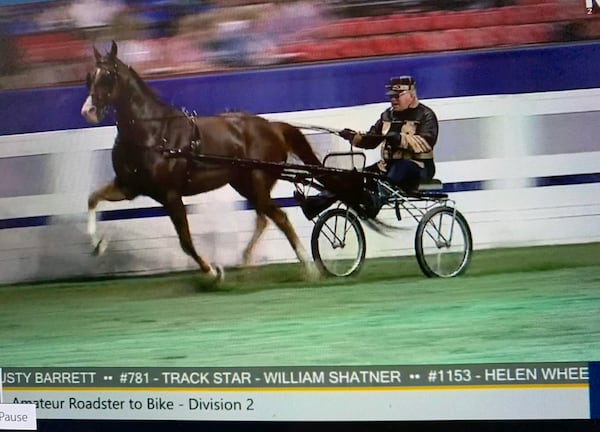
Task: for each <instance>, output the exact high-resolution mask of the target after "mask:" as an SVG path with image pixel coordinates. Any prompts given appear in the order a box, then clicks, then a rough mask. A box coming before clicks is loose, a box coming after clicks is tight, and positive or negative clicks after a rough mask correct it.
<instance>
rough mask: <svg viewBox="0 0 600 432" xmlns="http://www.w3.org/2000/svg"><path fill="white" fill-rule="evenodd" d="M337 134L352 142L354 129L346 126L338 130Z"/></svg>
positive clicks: (354, 134) (354, 133)
mask: <svg viewBox="0 0 600 432" xmlns="http://www.w3.org/2000/svg"><path fill="white" fill-rule="evenodd" d="M339 135H340V136H341V137H342V138H344V139H345V140H346V141H350V142H352V140H353V139H354V137H355V136H356V131H355V130H352V129H348V128H346V129H343V130H342V131H340V133H339Z"/></svg>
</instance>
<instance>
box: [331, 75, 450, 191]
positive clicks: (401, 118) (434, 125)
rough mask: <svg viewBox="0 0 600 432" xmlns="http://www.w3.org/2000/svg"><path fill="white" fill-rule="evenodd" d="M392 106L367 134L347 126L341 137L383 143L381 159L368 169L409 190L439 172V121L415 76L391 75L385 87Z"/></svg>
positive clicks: (371, 146) (373, 144)
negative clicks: (419, 94)
mask: <svg viewBox="0 0 600 432" xmlns="http://www.w3.org/2000/svg"><path fill="white" fill-rule="evenodd" d="M385 88H386V90H387V92H386V96H388V97H389V99H390V103H391V106H390V107H389V108H388V109H386V110H385V111H384V112H383V113H381V115H380V117H379V119H378V120H377V122H376V123H375V124H374V125H373V126H371V128H370V129H369V131H368V132H367V133H360V132H355V131H353V130H351V129H344V130H342V131H341V132H340V134H339V135H340V136H341V137H342V138H344V139H346V140H348V141H350V143H351V144H352V145H353V146H356V147H360V148H364V149H374V148H376V147H377V146H379V145H380V144H383V145H382V147H381V160H380V161H379V162H377V163H376V164H374V165H371V166H369V167H367V168H365V170H368V171H372V172H376V173H379V174H382V175H384V176H385V177H386V179H387V180H388V181H389V182H390V183H392V184H393V185H395V186H398V187H400V188H401V189H403V190H404V191H406V192H410V191H414V190H416V189H417V187H418V186H419V183H420V182H421V181H427V180H431V179H432V178H433V176H434V174H435V164H434V161H433V147H434V146H435V143H436V141H437V137H438V120H437V117H436V115H435V113H434V112H433V110H432V109H431V108H429V107H428V106H426V105H424V104H422V103H421V102H420V101H419V99H418V97H417V89H416V81H415V79H414V78H413V77H411V76H401V77H397V78H391V79H390V80H389V82H388V84H387V85H386V86H385Z"/></svg>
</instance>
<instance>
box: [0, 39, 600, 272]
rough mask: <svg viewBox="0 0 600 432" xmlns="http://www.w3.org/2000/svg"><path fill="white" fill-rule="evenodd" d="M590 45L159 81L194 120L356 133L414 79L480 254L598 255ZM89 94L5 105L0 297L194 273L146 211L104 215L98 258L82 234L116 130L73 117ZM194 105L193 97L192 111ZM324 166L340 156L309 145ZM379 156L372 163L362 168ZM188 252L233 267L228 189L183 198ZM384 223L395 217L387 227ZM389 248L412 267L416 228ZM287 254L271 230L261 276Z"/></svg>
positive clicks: (2, 101)
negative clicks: (60, 285)
mask: <svg viewBox="0 0 600 432" xmlns="http://www.w3.org/2000/svg"><path fill="white" fill-rule="evenodd" d="M598 65H600V44H593V43H587V44H570V45H560V46H547V47H538V48H528V49H514V50H508V51H493V52H473V53H463V54H452V55H451V54H439V55H433V56H424V57H421V56H415V57H399V58H391V59H385V60H363V61H358V62H344V63H334V64H323V65H307V66H299V67H293V68H292V67H290V68H274V69H268V70H257V71H245V72H238V73H233V72H232V73H227V74H222V75H209V76H201V77H186V78H177V79H170V80H155V81H152V82H151V85H152V86H153V87H155V88H156V89H157V91H158V92H159V94H161V96H162V97H163V99H164V100H166V101H168V102H170V103H172V104H174V105H176V106H181V107H185V108H186V109H188V110H189V111H196V112H198V113H199V114H202V115H208V114H213V113H218V112H221V111H224V110H227V109H242V110H245V111H250V112H255V113H259V114H261V115H264V116H266V117H268V118H275V119H281V120H285V121H290V122H293V123H300V124H312V125H319V126H326V127H331V128H337V129H341V128H344V127H351V128H354V129H357V130H365V129H368V127H369V126H370V125H371V123H373V122H374V121H375V120H376V119H377V117H378V115H379V113H380V112H381V111H382V110H384V109H385V108H386V107H387V106H388V102H386V101H385V96H384V94H383V93H384V91H383V85H384V84H385V82H386V81H387V79H388V78H389V76H394V75H400V74H412V75H414V76H416V78H417V80H418V91H419V94H420V97H421V99H422V101H423V102H424V103H426V104H428V105H430V106H431V107H432V108H434V110H435V111H436V112H437V113H438V117H439V120H440V139H439V142H438V145H437V146H436V161H437V168H438V172H437V175H436V177H437V178H439V179H441V180H443V181H444V184H445V188H446V190H447V191H448V192H449V193H450V196H451V198H452V199H453V200H454V201H455V202H456V205H457V207H458V208H459V210H461V212H463V214H464V215H465V216H466V218H467V220H468V221H469V223H470V225H471V229H472V232H473V238H474V247H475V249H476V250H477V249H484V248H498V247H512V246H527V245H548V244H561V243H582V242H596V241H600V223H599V222H600V199H599V198H598V197H599V196H600V187H599V182H600V170H598V166H599V165H600V147H599V146H598V138H597V137H598V136H600V121H599V120H600V74H599V73H598V72H599V66H598ZM85 92H86V91H85V88H84V86H83V85H82V86H81V87H72V88H54V89H37V90H28V91H14V92H2V93H0V113H1V114H2V115H1V116H0V119H1V120H0V133H1V135H0V178H1V180H2V181H1V182H0V283H12V282H20V281H30V280H39V279H55V278H58V279H60V278H68V277H78V276H94V275H98V276H99V275H107V274H143V273H156V272H166V271H176V270H186V269H193V268H194V263H193V261H192V260H191V259H189V258H188V257H187V256H186V255H185V254H184V253H183V252H182V251H181V250H180V248H179V244H178V240H177V238H176V235H175V232H174V229H173V228H172V226H171V224H170V221H169V220H168V218H166V217H165V216H164V214H163V212H162V211H161V209H160V208H159V207H158V206H157V204H156V203H155V202H154V201H152V200H150V199H148V198H137V199H135V200H133V201H131V202H123V203H104V204H102V205H101V207H100V209H99V210H100V214H99V218H100V222H99V224H98V229H99V231H100V233H102V234H104V235H106V236H107V237H108V238H110V243H109V247H108V249H107V250H106V252H105V254H104V255H103V256H101V257H95V256H92V254H91V245H90V241H89V239H88V237H87V234H86V227H85V225H86V205H87V196H88V194H89V193H90V192H91V191H92V190H93V189H94V188H96V187H98V186H99V185H101V184H102V183H104V182H106V181H108V180H110V179H111V178H112V168H111V164H110V148H111V147H112V143H113V141H114V137H115V127H114V126H112V125H111V119H108V120H107V121H106V122H105V123H104V124H102V125H100V126H98V127H90V126H88V125H86V124H85V123H84V122H83V119H82V118H80V115H79V109H80V107H81V104H82V103H83V100H84V98H85ZM198 95H201V97H198ZM306 133H307V135H309V138H310V140H311V142H312V143H313V146H314V147H315V149H316V150H317V152H318V153H319V154H320V155H321V156H322V155H324V154H326V153H327V152H329V151H332V150H346V149H348V144H347V143H345V142H344V141H342V140H341V139H340V138H337V137H335V136H332V135H328V134H322V133H315V132H313V131H306ZM378 156H379V154H378V151H370V152H368V153H367V157H368V162H371V161H374V160H377V158H378ZM292 192H293V187H292V185H290V184H287V183H285V182H278V184H277V185H276V187H275V190H274V196H275V197H276V198H277V199H278V202H280V203H281V204H282V205H283V206H284V207H285V208H286V211H287V213H288V215H289V216H290V218H291V220H292V223H293V224H294V226H295V227H296V228H297V230H298V232H299V235H300V237H301V239H302V241H303V244H304V245H305V247H306V248H307V249H309V248H310V232H311V229H312V223H311V222H310V221H307V220H306V219H305V218H304V216H303V215H302V213H301V212H300V210H299V208H298V207H297V206H295V204H294V202H293V199H292ZM186 204H187V207H188V211H189V214H190V225H191V230H192V233H193V236H194V241H195V242H196V245H197V248H198V251H199V252H200V253H202V254H203V255H205V256H206V257H207V258H208V259H209V260H210V261H213V262H217V263H220V264H223V265H226V266H235V265H237V264H239V263H240V260H241V251H242V250H243V247H244V245H245V244H246V242H247V240H248V239H249V238H250V235H251V233H252V230H253V227H254V213H253V212H252V210H251V209H249V208H248V205H247V203H246V202H245V201H243V200H242V199H241V197H240V196H239V195H237V193H236V192H235V191H233V190H232V189H231V188H229V187H225V188H222V189H220V190H218V191H214V192H210V193H207V194H202V195H198V196H195V197H191V198H187V199H186ZM381 218H382V219H383V220H386V221H391V220H392V219H395V216H394V215H393V214H391V212H390V213H389V214H388V213H384V214H382V216H381ZM401 225H403V226H405V227H406V229H405V230H402V231H401V232H399V233H395V234H394V236H393V237H385V236H382V235H380V234H377V233H375V232H373V231H369V230H367V235H368V239H367V256H368V257H374V256H395V255H410V254H413V253H414V252H413V249H412V248H413V237H414V228H415V223H414V222H411V221H408V220H403V221H402V222H401ZM293 260H294V254H293V252H292V250H291V248H290V247H289V245H288V244H287V241H286V240H285V238H284V237H283V235H282V234H281V233H280V232H279V231H277V230H276V229H275V228H274V227H270V228H269V229H268V230H267V232H266V233H265V236H264V238H263V239H262V241H261V243H260V245H259V248H258V249H257V253H256V256H255V263H256V264H265V263H274V262H288V261H293Z"/></svg>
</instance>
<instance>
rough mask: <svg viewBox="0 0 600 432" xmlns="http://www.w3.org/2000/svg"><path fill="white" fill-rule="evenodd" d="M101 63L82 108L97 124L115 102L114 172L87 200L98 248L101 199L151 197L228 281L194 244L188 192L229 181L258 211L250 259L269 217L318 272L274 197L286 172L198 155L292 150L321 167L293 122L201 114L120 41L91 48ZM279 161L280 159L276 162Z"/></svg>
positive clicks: (206, 266)
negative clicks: (157, 81)
mask: <svg viewBox="0 0 600 432" xmlns="http://www.w3.org/2000/svg"><path fill="white" fill-rule="evenodd" d="M93 53H94V57H95V62H96V67H95V70H94V71H93V73H88V75H87V87H88V90H89V93H88V95H87V97H86V99H85V102H84V103H83V106H82V108H81V114H82V115H83V117H84V118H85V119H86V120H87V121H88V122H89V123H92V124H97V123H99V122H101V121H102V119H103V118H104V116H105V114H106V112H107V109H108V108H109V107H112V109H113V110H114V115H115V119H116V127H117V136H116V138H115V142H114V146H113V148H112V165H113V169H114V173H115V176H114V178H113V179H112V180H111V181H109V182H108V183H106V184H105V185H103V186H101V187H100V188H98V189H97V190H95V191H93V192H92V193H91V194H90V195H89V198H88V224H87V231H88V234H89V235H90V238H91V241H92V246H93V247H94V250H95V251H96V252H98V253H101V252H102V251H103V250H104V249H105V248H106V240H104V239H103V238H102V237H100V236H98V234H97V232H96V208H97V206H98V204H99V203H100V202H102V201H122V200H132V199H134V198H135V197H137V196H140V195H144V196H148V197H150V198H152V199H154V200H155V201H157V202H158V203H159V204H161V205H162V206H163V208H164V209H165V212H166V213H167V215H168V216H169V218H170V219H171V222H172V224H173V226H174V227H175V230H176V232H177V235H178V237H179V243H180V245H181V248H182V250H183V251H184V252H185V253H186V254H187V255H189V256H190V257H192V258H193V259H194V261H195V262H196V263H197V264H198V266H199V267H200V270H201V271H202V272H203V274H205V275H206V277H207V278H209V279H211V280H214V281H221V280H223V279H224V271H223V269H222V267H221V266H218V265H212V264H210V263H209V262H207V261H206V260H205V259H204V258H203V257H202V256H201V255H200V254H198V253H197V251H196V249H195V247H194V244H193V242H192V238H191V234H190V228H189V225H188V219H187V214H186V210H185V206H184V204H183V200H182V198H183V197H184V196H191V195H196V194H199V193H203V192H207V191H210V190H214V189H217V188H220V187H221V186H224V185H227V184H229V185H231V186H232V187H233V188H234V189H235V190H236V191H237V192H238V193H239V194H240V195H241V196H242V197H244V198H246V199H247V200H248V201H249V202H250V203H251V204H252V206H253V207H254V208H255V210H256V224H255V229H254V233H253V235H252V237H251V239H250V241H249V243H248V245H247V246H246V248H245V249H244V251H243V264H244V265H249V263H250V260H251V254H252V251H253V249H254V247H255V245H256V243H257V242H258V240H259V238H260V236H261V234H262V233H263V231H264V229H265V227H266V226H267V223H268V220H267V217H268V218H269V219H271V220H272V221H273V222H274V223H275V225H276V226H277V227H278V228H279V229H280V230H281V231H282V232H283V234H284V235H285V236H286V238H287V240H288V241H289V243H290V245H291V247H292V248H293V250H294V251H295V253H296V256H297V257H298V260H299V261H300V262H301V263H303V264H304V267H305V269H306V272H307V274H308V275H309V276H310V277H311V278H314V277H316V276H317V270H316V268H315V267H314V263H313V262H312V260H311V259H310V258H309V256H308V254H307V253H306V250H305V249H304V247H303V246H302V244H301V242H300V240H299V238H298V235H297V234H296V231H295V230H294V228H293V226H292V225H291V223H290V221H289V220H288V217H287V215H286V213H285V212H284V211H283V210H282V209H281V208H279V207H278V206H277V205H276V204H275V202H274V201H273V199H272V198H271V190H272V188H273V185H274V184H275V182H276V181H277V179H278V174H279V173H280V172H281V171H279V172H278V171H277V169H274V170H273V169H268V170H266V169H260V168H253V167H249V168H248V167H239V166H238V167H236V166H235V164H231V163H218V162H215V161H210V160H206V161H203V160H202V158H198V157H195V156H196V155H214V156H216V157H223V158H243V159H252V160H259V161H265V162H274V163H284V162H285V161H286V160H287V157H288V155H289V154H290V153H292V154H295V155H296V156H297V157H298V158H299V159H300V160H302V162H303V163H304V164H307V165H315V166H321V161H320V160H319V159H318V157H317V156H316V154H315V153H314V151H313V149H312V147H311V145H310V143H309V142H308V141H307V139H306V137H305V136H304V134H303V133H302V132H301V131H300V130H299V129H298V128H297V127H295V126H293V125H291V124H289V123H285V122H275V121H268V120H267V119H265V118H263V117H260V116H257V115H252V114H247V113H225V114H221V115H214V116H195V115H190V114H188V113H187V112H184V111H183V110H180V109H177V108H175V107H173V106H170V105H168V104H166V103H164V102H162V101H161V100H160V98H159V97H158V96H157V95H156V94H155V93H154V91H153V90H152V89H151V88H150V87H149V86H148V85H147V84H146V83H145V82H144V81H143V80H142V78H141V77H140V76H139V75H138V73H137V72H136V71H135V70H134V69H133V68H132V67H131V66H128V65H126V64H125V63H124V62H122V61H121V60H120V59H119V58H118V57H117V44H116V43H115V42H114V41H113V42H112V45H111V48H110V51H108V52H107V53H106V54H105V55H101V54H100V53H99V52H98V50H97V49H96V47H93ZM276 167H277V165H276Z"/></svg>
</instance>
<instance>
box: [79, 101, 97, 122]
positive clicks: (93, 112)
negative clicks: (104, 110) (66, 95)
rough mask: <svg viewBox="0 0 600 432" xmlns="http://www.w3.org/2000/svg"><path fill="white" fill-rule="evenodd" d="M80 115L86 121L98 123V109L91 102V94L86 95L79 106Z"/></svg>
mask: <svg viewBox="0 0 600 432" xmlns="http://www.w3.org/2000/svg"><path fill="white" fill-rule="evenodd" d="M81 115H82V116H83V117H84V118H85V119H86V121H87V122H88V123H99V122H100V119H99V118H98V110H97V109H96V107H95V106H94V102H92V96H88V97H87V98H86V100H85V102H84V103H83V106H82V107H81Z"/></svg>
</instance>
